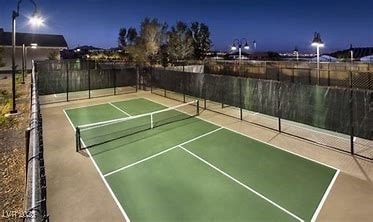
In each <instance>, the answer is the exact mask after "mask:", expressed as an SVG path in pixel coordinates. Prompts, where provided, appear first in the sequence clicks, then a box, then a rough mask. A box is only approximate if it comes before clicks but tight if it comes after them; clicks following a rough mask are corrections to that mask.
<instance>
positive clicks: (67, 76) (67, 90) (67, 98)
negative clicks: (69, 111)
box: [66, 61, 69, 102]
mask: <svg viewBox="0 0 373 222" xmlns="http://www.w3.org/2000/svg"><path fill="white" fill-rule="evenodd" d="M66 101H67V102H68V101H69V61H66Z"/></svg>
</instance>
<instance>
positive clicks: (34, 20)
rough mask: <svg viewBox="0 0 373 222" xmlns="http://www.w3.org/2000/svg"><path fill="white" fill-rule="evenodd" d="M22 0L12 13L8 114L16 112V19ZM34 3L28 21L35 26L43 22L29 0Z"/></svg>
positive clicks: (32, 0)
mask: <svg viewBox="0 0 373 222" xmlns="http://www.w3.org/2000/svg"><path fill="white" fill-rule="evenodd" d="M22 1H23V0H18V4H17V9H16V10H14V11H13V13H12V103H13V104H12V110H11V111H10V114H16V113H17V109H16V59H15V55H16V19H17V17H18V16H19V7H20V5H21V3H22ZM30 2H31V3H32V4H33V5H34V12H33V14H32V17H31V18H30V23H31V24H32V25H35V26H41V25H42V24H43V22H44V21H43V19H42V18H41V17H39V16H38V12H37V6H36V3H35V1H34V0H30Z"/></svg>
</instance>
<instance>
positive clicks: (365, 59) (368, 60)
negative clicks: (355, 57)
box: [360, 54, 373, 62]
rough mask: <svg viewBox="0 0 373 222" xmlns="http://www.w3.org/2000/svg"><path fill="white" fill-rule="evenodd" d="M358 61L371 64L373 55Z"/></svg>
mask: <svg viewBox="0 0 373 222" xmlns="http://www.w3.org/2000/svg"><path fill="white" fill-rule="evenodd" d="M360 61H361V62H373V54H372V55H368V56H364V57H361V58H360Z"/></svg>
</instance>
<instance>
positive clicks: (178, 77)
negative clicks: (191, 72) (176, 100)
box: [152, 68, 185, 93]
mask: <svg viewBox="0 0 373 222" xmlns="http://www.w3.org/2000/svg"><path fill="white" fill-rule="evenodd" d="M183 76H185V73H182V72H178V71H171V70H162V69H157V68H155V69H153V73H152V82H153V86H156V87H158V88H162V89H166V90H170V91H173V92H178V93H183V91H184V88H183V86H184V81H183Z"/></svg>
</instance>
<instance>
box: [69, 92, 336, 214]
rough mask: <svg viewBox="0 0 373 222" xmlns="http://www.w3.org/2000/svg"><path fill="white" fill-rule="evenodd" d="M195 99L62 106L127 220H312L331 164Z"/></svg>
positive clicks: (326, 188)
mask: <svg viewBox="0 0 373 222" xmlns="http://www.w3.org/2000/svg"><path fill="white" fill-rule="evenodd" d="M198 107H199V106H198V102H197V101H192V102H190V103H187V104H181V105H180V106H177V107H171V108H169V107H166V106H163V105H161V104H158V103H155V102H153V101H150V100H148V99H142V98H141V99H133V100H127V101H121V102H115V103H105V104H100V105H94V106H85V107H81V108H75V109H69V110H65V113H66V116H67V118H69V120H70V122H71V124H72V127H73V129H77V132H78V133H77V135H78V136H77V149H78V151H79V152H87V153H88V155H89V157H90V158H91V160H92V161H93V163H94V165H95V167H96V169H97V170H98V173H99V174H100V175H101V177H102V179H103V181H104V183H105V185H106V186H107V188H108V192H110V193H111V195H112V196H113V201H115V202H116V204H117V206H118V207H119V209H120V210H121V212H122V214H123V216H124V218H125V219H126V220H127V221H311V220H315V219H316V218H317V215H318V212H319V211H320V209H321V207H322V204H323V202H324V201H325V199H326V197H327V194H328V192H329V190H330V189H331V187H332V185H333V183H334V181H335V179H336V177H337V175H338V173H339V170H337V169H335V168H332V167H329V166H326V165H324V164H321V163H318V162H315V161H312V160H310V159H306V158H303V157H301V156H298V155H295V154H293V153H289V152H287V151H284V150H282V149H280V148H278V147H273V146H271V145H269V144H266V143H263V142H260V141H257V140H255V139H252V138H249V137H247V136H245V135H243V134H240V133H239V132H234V131H231V130H228V129H226V128H224V127H222V126H218V125H215V124H213V123H210V122H207V121H204V120H202V119H200V118H198V114H199V112H201V110H199V108H198ZM76 155H80V154H79V153H77V154H76ZM92 195H94V194H92ZM99 204H100V203H97V205H99Z"/></svg>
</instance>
